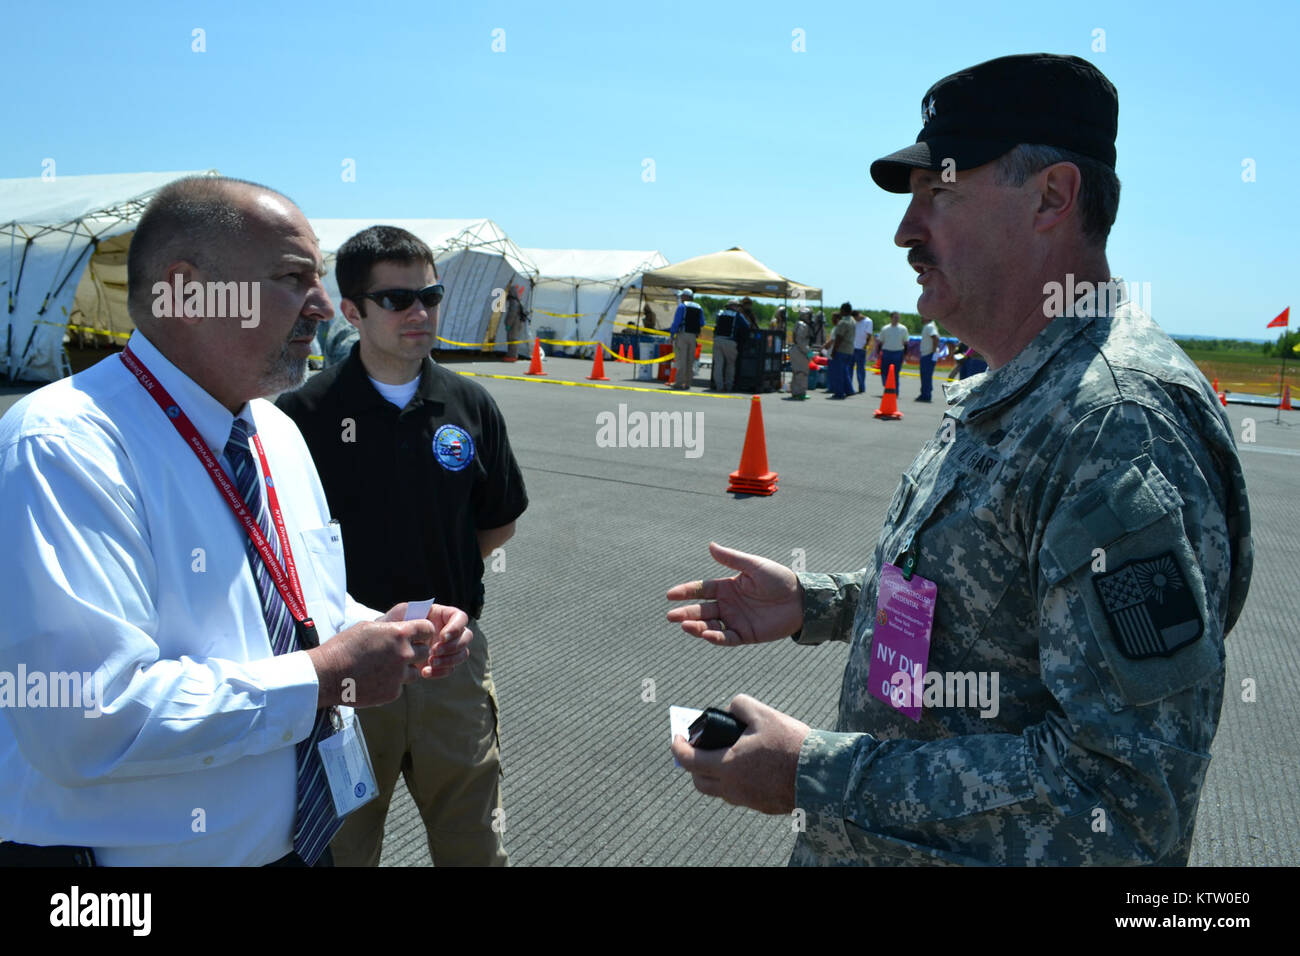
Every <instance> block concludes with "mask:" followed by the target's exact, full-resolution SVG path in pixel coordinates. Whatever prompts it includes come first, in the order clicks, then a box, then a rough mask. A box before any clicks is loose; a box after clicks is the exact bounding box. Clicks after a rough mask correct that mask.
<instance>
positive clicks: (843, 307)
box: [840, 302, 853, 315]
mask: <svg viewBox="0 0 1300 956" xmlns="http://www.w3.org/2000/svg"><path fill="white" fill-rule="evenodd" d="M852 311H853V306H852V305H851V304H850V303H848V302H845V303H844V304H843V305H841V306H840V312H841V313H843V314H844V315H848V314H849V313H850V312H852Z"/></svg>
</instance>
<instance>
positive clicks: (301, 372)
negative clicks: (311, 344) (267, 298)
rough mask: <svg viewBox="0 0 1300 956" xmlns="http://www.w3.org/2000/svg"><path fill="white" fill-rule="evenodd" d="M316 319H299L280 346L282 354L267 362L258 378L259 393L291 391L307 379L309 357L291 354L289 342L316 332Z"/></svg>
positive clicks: (272, 394)
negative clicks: (298, 356)
mask: <svg viewBox="0 0 1300 956" xmlns="http://www.w3.org/2000/svg"><path fill="white" fill-rule="evenodd" d="M317 324H318V323H317V321H316V320H315V319H299V320H298V321H297V322H295V323H294V326H293V329H292V330H291V331H290V332H289V337H288V338H287V339H285V341H284V343H283V344H282V345H281V346H280V354H279V355H277V356H276V357H275V358H273V359H271V360H270V361H268V362H267V364H266V368H265V369H264V370H263V371H262V375H261V378H259V379H258V393H259V394H260V395H262V396H274V395H278V394H279V393H280V392H291V391H293V390H294V389H295V388H298V387H299V386H300V385H302V383H303V382H305V381H307V357H306V356H303V357H302V358H300V359H299V358H295V357H294V356H292V355H290V354H289V342H290V341H291V340H292V339H300V338H303V337H304V336H308V335H314V334H315V333H316V326H317Z"/></svg>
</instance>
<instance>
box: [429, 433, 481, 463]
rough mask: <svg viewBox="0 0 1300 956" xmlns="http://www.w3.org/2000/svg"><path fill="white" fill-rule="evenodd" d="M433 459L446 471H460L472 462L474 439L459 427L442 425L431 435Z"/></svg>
mask: <svg viewBox="0 0 1300 956" xmlns="http://www.w3.org/2000/svg"><path fill="white" fill-rule="evenodd" d="M433 457H434V458H437V459H438V464H440V465H442V467H444V468H446V469H447V470H448V471H462V470H463V469H465V468H467V467H469V463H470V462H472V461H473V460H474V439H472V438H470V437H469V432H467V431H465V429H463V428H461V427H460V426H459V425H443V426H442V427H441V428H439V429H438V430H437V431H436V432H434V434H433Z"/></svg>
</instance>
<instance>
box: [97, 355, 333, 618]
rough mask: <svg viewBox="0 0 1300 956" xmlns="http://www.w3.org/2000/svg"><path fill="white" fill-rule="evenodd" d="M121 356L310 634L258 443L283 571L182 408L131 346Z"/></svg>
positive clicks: (267, 467) (281, 517)
mask: <svg viewBox="0 0 1300 956" xmlns="http://www.w3.org/2000/svg"><path fill="white" fill-rule="evenodd" d="M121 355H122V364H123V365H125V366H126V367H127V369H128V370H129V371H130V372H131V374H133V375H134V376H135V377H136V378H137V379H138V380H139V381H140V384H141V385H143V386H144V390H145V391H146V392H148V393H149V394H150V395H152V396H153V398H154V401H156V402H157V403H158V407H159V408H161V409H162V410H163V412H164V413H166V415H167V418H168V420H169V421H170V422H171V423H172V425H174V426H175V427H176V430H177V431H178V432H180V433H181V437H182V438H184V439H185V441H186V443H187V444H188V445H189V446H190V448H191V450H193V452H194V454H195V455H196V456H197V457H198V459H199V461H200V462H202V463H203V467H204V468H206V469H207V471H208V477H209V478H211V479H212V483H213V484H214V485H216V486H217V490H218V491H220V492H221V496H222V497H223V498H225V499H226V504H228V505H230V510H231V511H233V512H234V513H235V517H236V518H238V519H239V523H240V524H242V525H243V526H244V531H245V532H246V533H247V534H248V538H249V540H250V541H252V542H253V547H254V548H256V549H257V553H258V555H259V556H260V557H261V558H262V563H263V564H264V565H266V570H267V572H268V573H269V574H270V575H271V580H272V581H274V582H275V589H276V590H277V591H279V592H280V597H282V598H283V599H284V603H285V605H286V606H287V607H288V608H289V613H290V614H291V615H293V620H294V624H296V625H297V626H298V631H299V634H300V635H301V633H302V629H303V627H304V626H305V627H306V628H307V629H309V630H311V629H313V625H312V621H311V618H309V617H308V616H307V605H306V602H305V601H304V600H303V598H302V585H301V583H299V581H298V569H297V567H296V566H295V565H294V563H293V551H292V550H291V549H290V548H289V534H288V532H287V531H286V530H285V527H284V514H283V513H282V512H281V510H280V497H279V495H277V494H276V493H275V483H274V482H273V481H272V480H271V467H270V465H268V464H267V462H266V453H265V452H263V451H262V441H261V439H259V438H258V437H257V435H256V434H254V435H253V446H254V447H255V448H256V449H257V457H258V460H259V461H261V463H262V474H263V475H264V476H265V477H266V503H267V507H268V510H269V511H270V512H271V519H272V521H273V522H274V523H275V533H276V535H277V537H279V539H280V550H281V552H283V554H284V567H281V566H280V562H279V561H277V560H276V559H275V552H274V551H272V550H271V543H270V542H269V541H267V540H266V535H264V534H262V529H261V528H260V527H259V526H258V523H257V518H256V517H254V515H253V513H252V512H251V511H250V510H249V508H248V505H247V504H246V503H245V502H244V499H243V498H242V497H241V496H240V494H239V491H238V490H237V489H236V488H235V486H234V485H233V484H232V483H231V481H230V478H229V477H228V476H227V475H226V473H225V471H224V470H223V469H222V468H221V466H220V465H218V464H217V460H216V459H215V458H213V457H212V450H211V449H210V448H208V443H207V442H205V441H204V440H203V436H201V435H200V434H199V430H198V429H197V428H195V427H194V423H193V422H191V421H190V420H189V417H188V416H187V415H186V414H185V413H184V412H183V411H181V407H180V406H179V405H177V404H176V402H175V401H174V400H173V399H172V397H171V395H169V394H168V392H167V390H166V389H165V388H163V387H162V385H161V383H159V381H158V380H157V379H156V378H154V377H153V375H152V374H150V372H149V370H148V369H147V368H145V366H144V363H143V362H141V361H140V359H139V358H138V357H137V356H136V355H135V353H134V352H132V351H131V347H130V346H127V347H126V348H125V349H124V350H123V351H122V353H121ZM286 570H287V571H288V573H287V574H286V573H285V572H286Z"/></svg>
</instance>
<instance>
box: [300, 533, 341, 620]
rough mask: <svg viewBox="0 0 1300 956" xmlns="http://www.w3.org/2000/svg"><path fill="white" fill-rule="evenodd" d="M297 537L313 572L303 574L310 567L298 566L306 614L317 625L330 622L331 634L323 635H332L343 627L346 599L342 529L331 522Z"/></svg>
mask: <svg viewBox="0 0 1300 956" xmlns="http://www.w3.org/2000/svg"><path fill="white" fill-rule="evenodd" d="M298 538H299V540H300V541H301V542H302V550H303V553H304V554H305V555H306V556H307V561H306V564H307V565H308V566H309V568H310V573H303V572H304V571H305V570H307V569H304V568H303V567H302V566H301V564H300V565H299V569H298V577H299V580H300V581H301V582H302V590H303V597H304V599H305V600H306V602H307V613H308V614H310V615H311V616H312V618H313V620H315V621H316V624H317V627H318V628H319V627H320V625H321V624H322V623H328V624H329V634H328V635H326V634H322V635H321V636H322V638H324V637H326V636H333V635H334V634H337V633H338V632H339V631H341V630H342V629H343V624H344V615H345V604H346V601H347V565H346V564H345V563H344V560H343V531H342V529H341V528H340V526H339V524H338V523H337V522H331V523H330V524H328V525H327V526H325V527H324V528H312V529H310V530H307V531H300V532H299V533H298Z"/></svg>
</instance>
